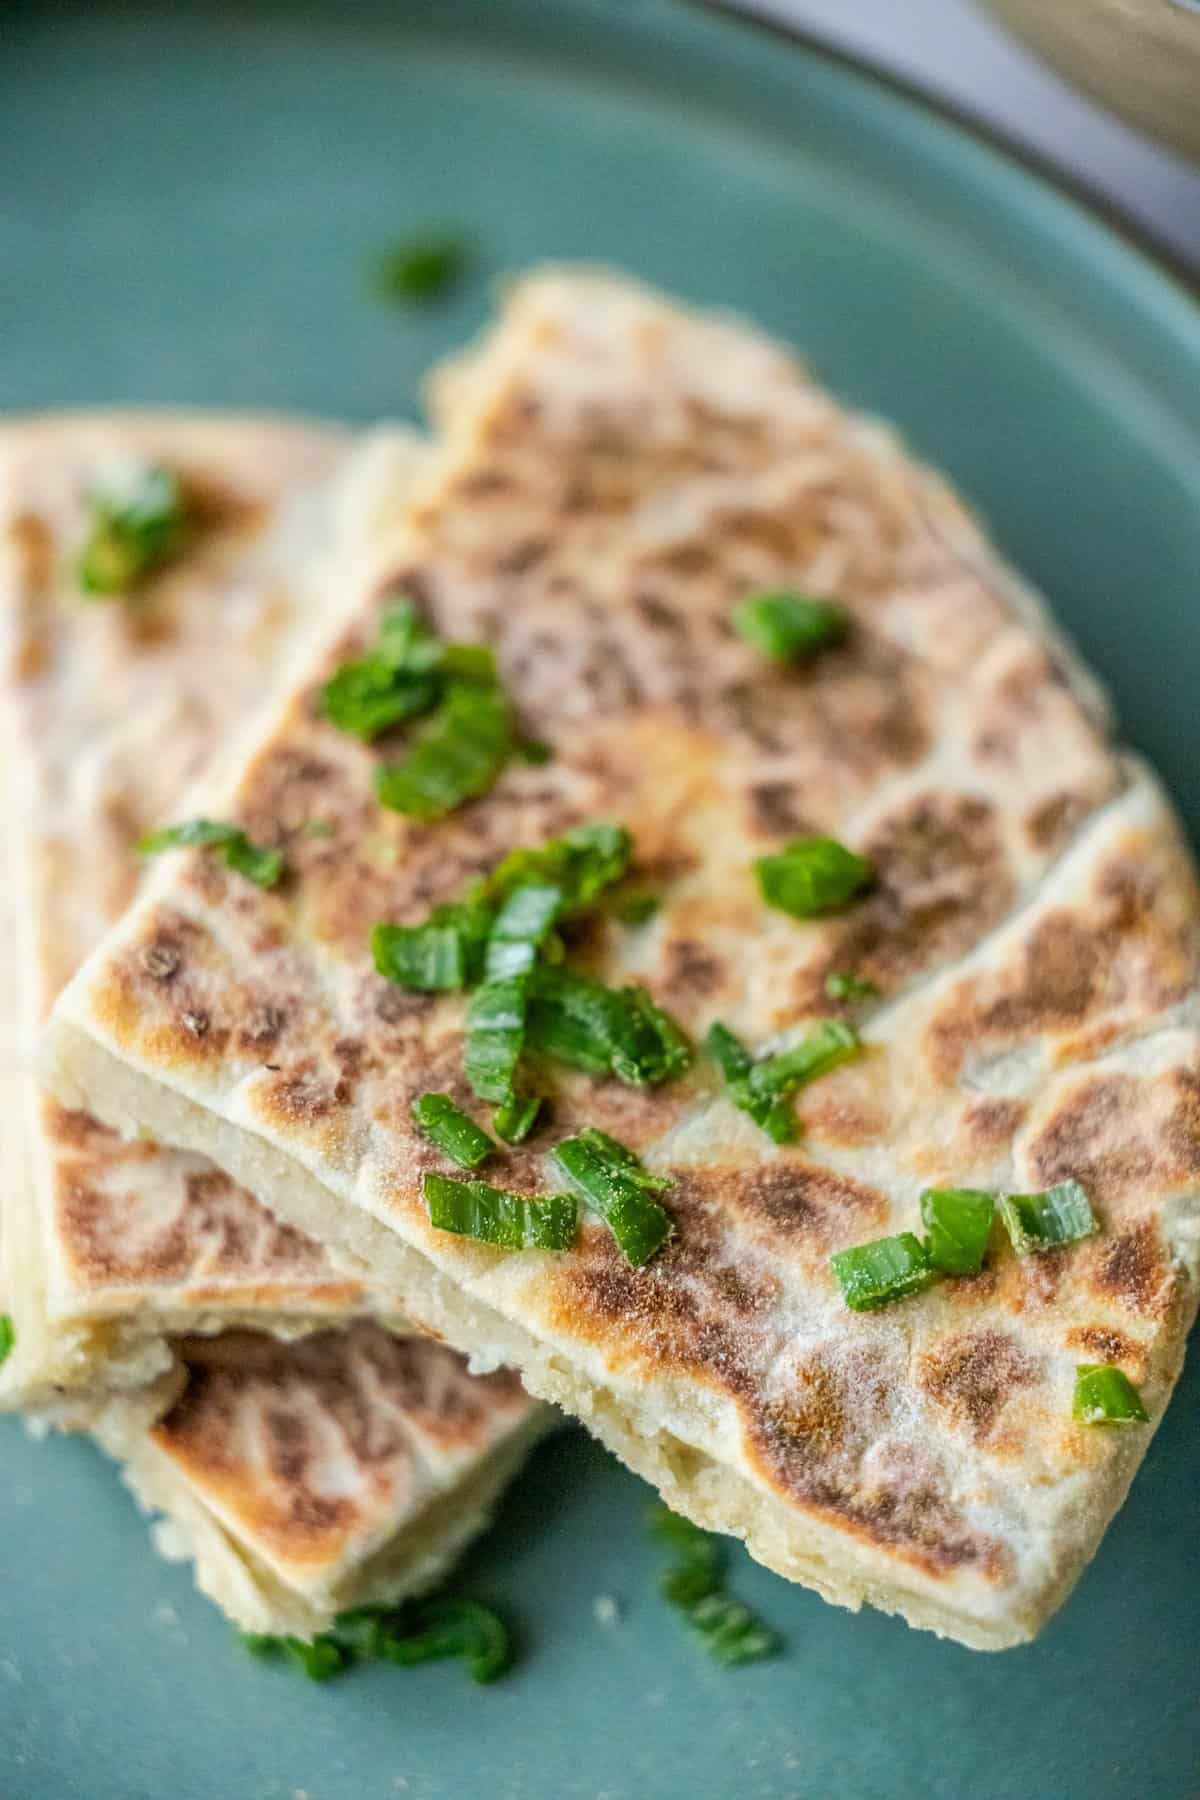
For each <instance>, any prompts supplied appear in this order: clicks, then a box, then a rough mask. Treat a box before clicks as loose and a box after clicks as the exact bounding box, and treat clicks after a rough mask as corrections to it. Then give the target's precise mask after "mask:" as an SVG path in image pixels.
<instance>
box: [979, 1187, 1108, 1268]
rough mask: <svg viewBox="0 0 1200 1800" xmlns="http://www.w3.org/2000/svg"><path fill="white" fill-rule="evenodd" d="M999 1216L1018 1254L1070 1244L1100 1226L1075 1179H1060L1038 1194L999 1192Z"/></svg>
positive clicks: (1027, 1253)
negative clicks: (1000, 1193)
mask: <svg viewBox="0 0 1200 1800" xmlns="http://www.w3.org/2000/svg"><path fill="white" fill-rule="evenodd" d="M1000 1217H1001V1218H1002V1219H1003V1220H1004V1224H1005V1227H1006V1229H1007V1231H1008V1235H1009V1237H1010V1238H1011V1239H1012V1246H1013V1249H1014V1250H1015V1251H1016V1253H1017V1255H1018V1256H1030V1255H1032V1254H1034V1253H1036V1252H1037V1251H1040V1250H1052V1249H1054V1247H1055V1245H1057V1244H1072V1243H1074V1242H1075V1241H1076V1240H1077V1239H1078V1238H1085V1237H1091V1235H1092V1233H1093V1232H1094V1231H1098V1230H1099V1229H1100V1227H1099V1225H1098V1224H1097V1222H1096V1216H1095V1214H1094V1213H1093V1211H1092V1208H1091V1204H1090V1202H1089V1200H1088V1197H1087V1194H1086V1192H1085V1191H1084V1189H1083V1188H1082V1187H1081V1186H1080V1184H1079V1183H1078V1182H1077V1181H1060V1182H1058V1183H1056V1185H1055V1186H1054V1187H1051V1188H1046V1189H1045V1190H1044V1191H1043V1192H1042V1193H1037V1194H1002V1195H1001V1196H1000Z"/></svg>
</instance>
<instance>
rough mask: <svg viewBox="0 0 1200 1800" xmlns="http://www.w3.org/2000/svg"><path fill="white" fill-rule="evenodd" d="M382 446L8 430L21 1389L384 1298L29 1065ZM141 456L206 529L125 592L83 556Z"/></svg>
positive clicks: (253, 1022) (277, 641) (276, 667)
mask: <svg viewBox="0 0 1200 1800" xmlns="http://www.w3.org/2000/svg"><path fill="white" fill-rule="evenodd" d="M378 454H379V453H378V450H372V451H371V452H368V453H363V452H358V453H357V462H355V463H354V464H353V467H352V452H351V447H350V440H349V438H348V437H347V436H346V434H344V433H342V432H341V431H339V430H337V429H336V428H334V427H327V426H321V427H318V426H316V425H311V426H310V425H303V424H294V423H288V422H285V421H282V420H279V421H272V420H254V419H238V418H229V419H218V418H203V417H200V416H195V417H180V416H167V415H153V414H144V415H131V414H123V415H118V414H113V415H78V416H70V415H68V416H65V417H63V418H60V419H54V420H38V421H30V422H27V423H16V424H10V425H7V426H5V427H4V428H3V430H0V630H2V631H3V669H4V688H3V698H4V706H5V718H6V723H7V726H8V744H7V748H6V758H5V760H6V769H7V783H6V787H7V801H6V809H5V810H6V816H7V827H8V828H7V830H6V842H7V845H8V848H9V852H10V855H12V856H13V857H14V858H15V861H16V865H17V885H16V889H15V891H14V893H13V894H12V895H11V896H10V903H11V905H12V906H13V909H14V912H15V913H16V915H17V916H16V918H15V919H14V929H13V930H12V931H11V932H10V933H9V934H7V936H6V939H5V945H4V949H3V955H4V957H5V958H6V960H7V961H8V962H9V963H10V965H11V966H12V969H13V974H14V977H15V980H16V985H17V990H18V994H19V1005H14V1007H13V1008H11V1009H6V1014H5V1033H6V1051H5V1064H6V1069H5V1088H6V1093H10V1094H11V1097H12V1106H13V1107H14V1109H16V1110H17V1111H18V1112H19V1113H21V1114H23V1115H24V1120H25V1133H24V1135H25V1138H26V1143H25V1149H24V1151H23V1154H24V1156H25V1158H26V1166H25V1169H24V1173H23V1175H19V1174H17V1172H16V1171H15V1170H14V1172H13V1174H12V1176H11V1177H10V1178H9V1179H8V1180H7V1181H6V1193H5V1194H4V1196H3V1198H2V1201H0V1205H2V1207H3V1219H4V1231H3V1255H4V1262H5V1265H6V1271H7V1273H6V1280H5V1283H4V1285H5V1287H6V1288H7V1289H8V1291H9V1295H10V1299H9V1301H8V1302H7V1304H8V1305H9V1307H10V1310H12V1311H13V1312H14V1313H15V1314H16V1320H17V1332H16V1338H17V1349H16V1351H15V1353H14V1355H13V1356H12V1357H11V1358H10V1359H9V1361H8V1363H7V1364H6V1366H5V1368H4V1371H3V1377H2V1388H0V1392H3V1394H4V1396H5V1398H6V1399H7V1400H8V1401H9V1403H18V1404H20V1403H31V1402H32V1403H42V1402H46V1401H53V1400H56V1399H57V1397H58V1396H59V1395H60V1394H61V1393H62V1391H63V1390H65V1389H73V1388H77V1387H80V1386H85V1387H86V1386H89V1385H91V1386H99V1387H100V1388H104V1387H110V1386H113V1385H124V1386H129V1385H137V1384H140V1383H141V1382H143V1381H145V1380H146V1379H148V1378H150V1377H152V1376H154V1375H155V1374H157V1373H159V1372H161V1370H162V1369H163V1368H164V1367H165V1366H166V1365H167V1360H168V1351H167V1348H166V1345H165V1343H164V1341H163V1340H164V1333H165V1332H166V1331H180V1330H189V1329H190V1330H215V1329H218V1328H219V1326H220V1325H222V1324H223V1323H227V1322H230V1321H235V1320H238V1319H240V1320H243V1321H245V1322H247V1323H254V1322H255V1321H256V1320H262V1321H264V1322H265V1321H266V1320H267V1319H268V1318H270V1317H272V1316H273V1318H274V1321H275V1323H276V1324H277V1326H278V1328H279V1329H281V1330H284V1331H289V1330H298V1329H302V1328H305V1327H307V1326H308V1325H309V1324H311V1323H312V1322H313V1321H318V1322H319V1320H320V1319H321V1318H322V1317H325V1318H327V1319H337V1318H340V1317H346V1316H349V1315H351V1314H354V1313H358V1312H362V1311H364V1310H366V1309H367V1308H368V1305H369V1303H370V1296H369V1295H368V1292H367V1290H366V1289H365V1288H364V1287H363V1286H362V1285H361V1284H360V1283H356V1282H352V1281H347V1280H346V1279H345V1278H344V1277H342V1276H340V1275H339V1274H338V1272H337V1271H335V1270H334V1269H332V1268H331V1267H330V1266H329V1264H328V1262H327V1261H326V1259H325V1257H324V1255H323V1253H322V1252H321V1251H320V1250H319V1248H318V1247H317V1245H316V1244H314V1243H313V1242H312V1240H311V1239H308V1238H306V1237H304V1236H303V1235H302V1234H301V1233H299V1232H297V1231H295V1230H294V1229H293V1228H291V1227H289V1226H286V1225H283V1224H281V1223H279V1222H278V1221H277V1220H276V1219H275V1218H274V1217H273V1216H272V1215H271V1214H270V1213H269V1212H268V1211H267V1210H266V1209H265V1208H264V1207H262V1206H260V1205H259V1204H258V1202H257V1201H255V1200H254V1199H253V1198H252V1197H251V1196H250V1195H249V1194H248V1193H247V1192H246V1191H245V1189H244V1188H240V1187H239V1186H238V1185H237V1184H236V1183H234V1182H233V1181H231V1180H230V1178H229V1177H228V1176H227V1175H226V1174H224V1173H223V1172H222V1171H220V1170H219V1169H217V1168H216V1167H215V1166H214V1165H213V1164H211V1163H210V1162H208V1161H207V1159H205V1158H203V1157H200V1156H184V1155H179V1154H177V1153H174V1152H169V1151H164V1150H162V1149H160V1148H159V1147H158V1146H157V1145H155V1144H154V1143H152V1142H148V1141H146V1142H137V1143H127V1142H124V1141H123V1140H121V1139H120V1138H119V1137H117V1136H116V1134H114V1133H113V1132H111V1131H108V1130H106V1129H105V1127H103V1126H102V1125H101V1124H100V1123H99V1122H98V1121H97V1120H96V1119H95V1118H93V1117H91V1116H90V1115H88V1114H87V1113H86V1112H83V1111H81V1110H71V1111H69V1110H67V1109H65V1108H63V1107H60V1106H58V1105H56V1104H55V1103H54V1102H53V1101H52V1100H49V1099H47V1098H43V1097H42V1096H40V1095H38V1094H37V1093H36V1092H35V1091H34V1090H33V1089H32V1087H31V1085H30V1084H29V1083H28V1082H27V1080H26V1079H25V1078H24V1077H23V1075H22V1067H23V1065H24V1064H25V1063H27V1062H28V1060H29V1057H28V1043H29V1041H31V1040H32V1038H33V1036H34V1034H35V1032H36V1030H37V1028H38V1027H39V1026H40V1024H41V1021H42V1019H43V1018H44V1016H45V1014H46V1013H47V1012H48V1011H49V1008H50V1005H51V1003H52V1002H53V1000H54V997H55V995H56V993H57V992H58V989H59V988H60V987H61V986H62V985H63V983H64V982H65V981H66V980H67V979H68V978H69V977H70V975H71V974H73V973H74V970H75V969H76V968H77V967H78V965H79V963H80V962H81V961H82V960H83V958H84V957H85V956H86V955H87V954H88V952H89V951H90V950H91V949H92V948H93V946H94V945H95V944H96V943H97V942H98V941H99V940H100V938H101V937H102V936H103V934H104V931H105V930H106V929H107V927H108V926H109V925H110V924H111V923H112V922H113V920H114V919H116V918H117V917H119V915H120V913H121V911H122V910H123V908H124V906H125V905H126V904H127V902H128V901H129V899H130V898H131V897H132V895H133V892H134V890H135V887H136V884H137V881H138V880H139V878H140V876H141V873H142V867H143V865H142V862H141V859H140V858H139V857H138V855H137V853H136V844H137V840H138V838H139V837H140V836H141V834H142V833H143V832H144V831H146V830H147V829H148V828H150V827H151V826H153V825H156V824H159V823H162V822H164V821H167V820H169V819H170V818H173V817H174V816H175V810H174V809H175V808H177V807H178V806H180V805H181V804H183V802H184V798H185V796H186V794H187V791H188V789H189V787H190V786H191V784H192V782H193V781H194V780H195V778H196V776H197V775H198V773H199V772H200V770H201V769H202V768H203V767H204V766H205V764H206V763H207V762H208V761H209V760H210V758H211V757H212V756H213V755H214V754H219V753H220V752H221V751H222V750H225V749H227V747H228V745H229V742H230V739H231V738H232V737H236V734H237V733H238V732H239V731H240V730H244V729H245V723H246V720H247V718H248V717H251V716H252V715H253V712H254V710H255V708H256V707H258V706H260V705H261V703H262V699H263V696H264V694H265V693H267V692H269V691H270V685H271V683H272V682H273V681H276V680H278V679H279V674H280V664H281V662H282V661H283V660H284V659H286V657H287V656H289V655H291V654H294V651H295V646H296V644H297V642H298V641H299V640H300V639H301V638H302V637H304V636H305V635H306V634H307V633H309V632H311V630H312V617H313V615H314V613H315V612H317V611H318V610H319V609H320V607H321V606H322V605H326V606H327V605H328V600H327V593H328V589H329V586H330V584H331V582H332V581H334V580H335V579H336V570H335V566H334V564H333V554H332V553H333V551H334V548H335V544H336V540H337V538H338V536H339V534H340V535H342V536H343V537H345V536H346V534H347V531H350V530H351V521H350V519H349V518H347V517H345V516H344V515H345V514H347V512H348V511H350V510H351V508H352V503H353V504H357V503H358V501H359V499H361V490H362V488H363V486H364V483H363V481H362V480H361V479H360V477H359V475H358V473H357V472H358V470H359V469H361V468H362V467H363V465H364V464H366V463H368V462H370V461H371V460H372V458H377V457H378ZM408 454H409V455H410V456H411V455H414V454H415V448H414V449H413V450H412V451H409V452H408ZM131 460H134V461H136V460H144V461H149V462H151V463H161V464H163V465H165V466H167V467H169V468H170V469H171V470H172V472H173V473H174V474H176V475H177V476H178V478H179V480H180V481H181V483H182V486H183V489H184V493H185V496H186V500H187V505H188V508H189V512H190V515H191V517H192V520H193V525H192V530H191V533H190V537H189V540H188V542H187V543H186V545H185V548H184V550H183V552H182V554H180V555H179V556H178V557H177V558H175V559H173V560H172V561H171V562H169V563H168V564H167V565H166V566H165V567H164V568H162V569H161V570H160V571H158V572H157V573H156V574H155V575H154V576H153V577H152V578H151V579H150V580H149V581H147V582H145V583H144V584H142V585H141V586H139V588H138V589H137V591H136V593H135V594H134V595H132V596H129V597H125V598H122V597H110V598H97V597H90V596H88V595H86V594H85V593H83V592H82V591H81V589H80V587H79V586H78V581H77V565H78V559H79V552H80V546H81V544H82V542H83V540H84V538H85V536H86V533H87V530H88V495H89V493H90V491H91V490H92V489H93V488H94V487H96V486H97V485H99V484H101V483H102V482H103V480H104V479H105V477H106V476H107V475H108V474H109V473H110V472H111V471H112V470H113V469H114V468H115V467H119V466H121V465H123V464H125V463H127V462H129V461H131ZM356 495H357V496H358V497H357V498H356ZM351 535H353V533H352V532H351ZM335 601H336V595H335ZM18 1016H19V1019H20V1024H19V1025H18ZM269 1024H270V1019H269V1016H268V1015H263V1016H262V1017H259V1018H257V1019H256V1018H249V1019H247V1021H246V1024H245V1029H246V1030H247V1031H248V1032H249V1033H250V1034H252V1035H253V1033H254V1032H256V1031H259V1032H265V1031H266V1030H267V1029H268V1027H269ZM22 1032H23V1035H24V1038H25V1040H26V1041H25V1043H24V1044H21V1043H18V1042H17V1041H16V1040H17V1037H18V1035H19V1034H20V1033H22ZM8 1135H10V1136H16V1135H17V1134H16V1133H13V1132H11V1131H10V1133H9V1134H8ZM14 1154H15V1153H14Z"/></svg>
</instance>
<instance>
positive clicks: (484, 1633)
mask: <svg viewBox="0 0 1200 1800" xmlns="http://www.w3.org/2000/svg"><path fill="white" fill-rule="evenodd" d="M378 1654H379V1655H380V1656H381V1657H382V1659H383V1660H384V1661H385V1662H390V1663H398V1664H400V1666H401V1667H403V1668H411V1667H412V1666H413V1665H414V1664H416V1663H424V1662H435V1661H438V1660H440V1659H441V1658H442V1657H447V1656H460V1657H461V1658H462V1660H463V1661H464V1663H465V1664H466V1666H467V1673H468V1675H470V1677H471V1679H472V1680H473V1681H479V1682H486V1681H495V1679H496V1677H497V1676H498V1675H502V1674H503V1673H504V1671H505V1669H507V1668H508V1666H509V1664H510V1662H511V1661H512V1639H511V1637H510V1635H509V1631H508V1627H507V1626H506V1625H505V1624H504V1621H503V1620H502V1619H501V1618H499V1617H498V1616H497V1614H496V1613H494V1612H492V1610H491V1608H490V1607H487V1606H480V1604H479V1602H478V1601H477V1600H450V1599H447V1600H429V1601H426V1603H425V1605H424V1606H421V1607H419V1608H418V1609H417V1611H416V1613H415V1615H414V1617H413V1623H412V1629H411V1630H409V1631H407V1632H405V1633H403V1634H400V1633H398V1632H387V1633H385V1635H384V1638H383V1641H382V1643H381V1645H380V1649H379V1652H378Z"/></svg>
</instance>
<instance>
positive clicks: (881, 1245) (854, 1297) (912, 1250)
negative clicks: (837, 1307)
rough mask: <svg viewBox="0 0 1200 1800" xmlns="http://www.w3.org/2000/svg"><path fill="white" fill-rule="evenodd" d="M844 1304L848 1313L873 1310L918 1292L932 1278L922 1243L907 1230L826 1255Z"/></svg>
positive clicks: (929, 1263) (931, 1270) (930, 1267)
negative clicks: (897, 1234)
mask: <svg viewBox="0 0 1200 1800" xmlns="http://www.w3.org/2000/svg"><path fill="white" fill-rule="evenodd" d="M829 1260H830V1263H831V1264H832V1266H833V1272H834V1274H835V1275H836V1276H837V1280H838V1286H839V1287H840V1288H841V1290H842V1296H843V1298H844V1300H845V1302H846V1305H847V1306H848V1307H849V1308H850V1309H851V1311H852V1312H874V1311H875V1309H876V1308H877V1307H880V1306H890V1305H891V1304H892V1302H893V1301H894V1300H904V1299H907V1297H908V1295H909V1294H917V1293H920V1291H921V1289H922V1288H926V1287H928V1286H929V1284H930V1282H931V1281H932V1280H933V1278H934V1269H933V1264H932V1263H931V1262H930V1260H929V1256H928V1253H927V1252H926V1249H925V1246H924V1244H922V1242H921V1240H920V1238H918V1237H914V1235H913V1233H912V1232H911V1231H902V1232H901V1233H900V1234H899V1236H898V1237H884V1238H876V1239H874V1241H873V1242H872V1243H869V1244H858V1245H856V1246H855V1248H854V1249H852V1250H838V1251H836V1252H835V1254H834V1255H833V1256H831V1257H830V1259H829Z"/></svg>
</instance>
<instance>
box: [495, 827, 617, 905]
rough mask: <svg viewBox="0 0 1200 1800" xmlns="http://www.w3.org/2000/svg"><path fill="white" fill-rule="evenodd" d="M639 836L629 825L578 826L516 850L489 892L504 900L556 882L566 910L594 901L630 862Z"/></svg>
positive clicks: (497, 873) (498, 868)
mask: <svg viewBox="0 0 1200 1800" xmlns="http://www.w3.org/2000/svg"><path fill="white" fill-rule="evenodd" d="M632 849H633V841H632V839H631V838H630V836H629V833H628V832H627V831H626V829H625V827H624V826H623V825H610V824H607V823H598V824H595V825H577V826H576V827H575V829H574V830H573V831H568V832H567V833H566V835H565V836H563V837H560V838H552V839H551V841H550V842H549V843H548V844H543V845H541V846H540V848H538V849H536V850H513V851H510V853H509V854H508V855H507V856H506V857H504V858H503V860H502V861H501V862H499V863H497V864H496V867H495V868H494V869H493V870H492V872H491V874H490V875H489V876H488V881H487V885H488V892H489V893H490V894H491V895H492V897H493V898H494V899H496V900H503V899H504V898H505V896H506V895H508V894H511V893H512V891H513V889H514V888H519V887H526V886H528V885H530V884H534V885H538V886H547V887H556V888H558V889H559V890H560V891H561V893H562V906H563V911H564V912H575V911H579V910H582V908H584V907H587V906H591V905H592V904H593V902H594V901H595V900H597V899H598V898H599V896H600V895H601V894H602V893H603V892H604V889H605V888H607V887H611V886H612V884H613V882H615V881H619V880H620V879H621V877H622V876H623V875H624V873H625V871H626V869H627V868H628V867H629V857H630V854H631V852H632Z"/></svg>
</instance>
